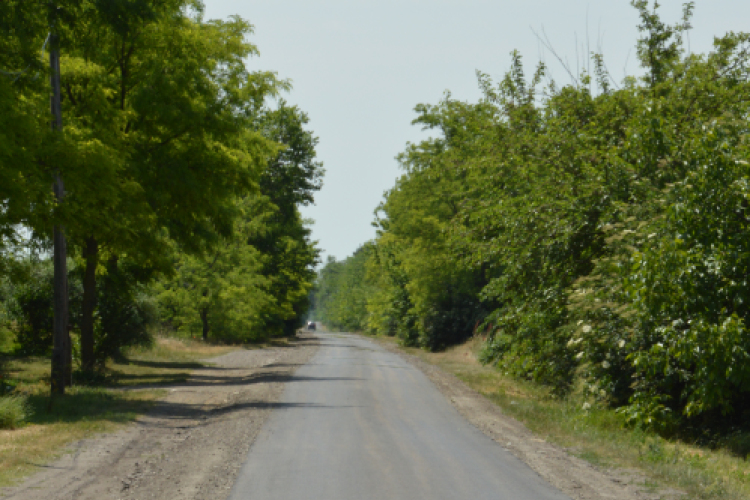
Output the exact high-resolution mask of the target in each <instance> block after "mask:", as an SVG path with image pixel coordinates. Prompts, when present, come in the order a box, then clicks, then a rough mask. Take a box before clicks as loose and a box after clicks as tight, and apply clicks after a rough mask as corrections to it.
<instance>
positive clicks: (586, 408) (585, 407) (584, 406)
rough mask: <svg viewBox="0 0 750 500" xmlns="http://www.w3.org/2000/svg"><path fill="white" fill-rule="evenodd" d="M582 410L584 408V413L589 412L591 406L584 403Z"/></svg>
mask: <svg viewBox="0 0 750 500" xmlns="http://www.w3.org/2000/svg"><path fill="white" fill-rule="evenodd" d="M582 408H583V410H584V411H587V410H588V409H589V408H591V404H589V403H583V406H582Z"/></svg>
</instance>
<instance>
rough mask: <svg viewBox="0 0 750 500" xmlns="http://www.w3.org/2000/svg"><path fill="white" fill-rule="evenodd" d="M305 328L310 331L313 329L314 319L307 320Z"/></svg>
mask: <svg viewBox="0 0 750 500" xmlns="http://www.w3.org/2000/svg"><path fill="white" fill-rule="evenodd" d="M307 329H308V330H310V331H311V332H314V331H315V321H308V322H307Z"/></svg>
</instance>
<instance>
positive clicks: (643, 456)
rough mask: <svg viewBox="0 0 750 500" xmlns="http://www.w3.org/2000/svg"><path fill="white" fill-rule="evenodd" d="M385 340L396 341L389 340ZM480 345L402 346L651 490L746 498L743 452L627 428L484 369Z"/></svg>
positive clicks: (598, 411)
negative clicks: (637, 475)
mask: <svg viewBox="0 0 750 500" xmlns="http://www.w3.org/2000/svg"><path fill="white" fill-rule="evenodd" d="M381 339H382V338H381ZM382 341H385V342H389V343H393V344H395V342H394V340H393V339H390V338H385V339H382ZM481 344H482V342H481V339H476V338H475V339H472V340H470V341H469V342H467V343H465V344H463V345H460V346H456V347H454V348H452V349H448V350H447V351H445V352H441V353H428V352H425V351H422V350H419V349H411V348H403V347H402V348H401V349H402V350H404V351H406V352H408V353H409V354H412V355H415V356H418V357H419V358H420V359H422V360H424V361H426V362H428V363H431V364H434V365H436V366H438V367H440V368H441V369H443V370H444V371H446V372H448V373H452V374H454V375H455V376H457V377H458V378H459V379H461V380H462V381H464V382H465V383H466V384H467V385H469V386H470V387H471V388H473V389H474V390H476V391H477V392H479V393H481V394H483V395H484V396H486V397H487V398H489V399H490V400H491V401H493V402H494V403H496V404H498V405H499V406H500V407H502V408H503V411H504V412H505V413H506V414H508V415H511V416H513V417H514V418H516V419H517V420H519V421H521V422H523V423H524V424H525V425H526V426H527V427H528V428H529V429H531V430H532V431H533V432H534V433H535V434H537V435H538V436H539V437H540V438H542V439H545V440H548V441H550V442H553V443H556V444H558V445H560V446H563V447H565V448H567V449H568V450H569V451H570V452H571V453H573V454H575V455H577V456H579V457H581V458H583V459H586V460H588V461H590V462H592V463H594V464H595V465H599V466H604V467H616V468H625V469H639V470H641V471H643V472H644V474H646V476H647V477H648V478H649V484H651V485H653V486H654V487H655V488H657V487H658V488H676V489H679V490H681V491H684V492H686V493H687V495H686V496H685V497H683V498H696V499H715V500H741V499H748V498H750V463H748V462H747V461H746V460H745V457H739V456H737V455H735V454H733V453H731V452H730V451H729V449H728V448H726V447H725V448H716V449H710V448H706V447H699V446H696V445H693V444H690V443H685V442H680V441H668V440H665V439H663V438H661V437H659V436H657V435H654V434H650V433H645V432H642V431H639V430H637V429H627V428H626V427H625V426H624V425H623V424H624V422H623V419H622V418H621V417H620V416H619V415H618V414H616V413H615V412H614V411H612V410H610V409H607V408H601V407H598V406H597V405H595V404H594V405H592V406H591V407H590V408H588V409H584V406H583V405H584V403H586V402H588V401H586V400H585V399H583V398H582V397H581V396H579V395H574V396H571V397H569V398H567V399H565V400H560V399H558V398H554V397H552V396H551V394H550V393H549V391H547V390H545V389H544V388H542V387H539V386H537V385H534V384H531V383H526V382H523V381H519V380H515V379H512V378H509V377H506V376H504V375H503V374H502V373H500V372H499V371H498V370H496V369H494V368H493V367H489V366H482V365H481V364H480V363H479V362H478V361H477V353H478V351H479V349H480V347H481ZM588 403H589V404H591V402H588Z"/></svg>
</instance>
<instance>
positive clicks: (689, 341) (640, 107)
mask: <svg viewBox="0 0 750 500" xmlns="http://www.w3.org/2000/svg"><path fill="white" fill-rule="evenodd" d="M633 5H634V7H635V8H636V9H637V10H638V11H639V13H640V19H641V23H640V25H639V29H640V32H641V38H640V39H639V40H638V42H637V53H638V56H639V59H640V62H641V66H642V74H641V76H639V77H629V78H626V79H625V80H624V81H623V82H619V83H618V82H615V81H614V80H613V79H612V78H611V77H610V75H609V74H608V72H607V70H606V65H605V62H604V60H603V58H602V57H601V56H600V55H598V54H592V58H593V65H592V66H593V72H592V74H587V73H583V74H581V75H572V78H573V82H572V83H571V84H568V85H564V86H558V85H557V84H556V83H555V82H554V81H553V80H552V79H551V78H550V77H549V75H548V74H547V69H546V68H545V67H544V65H539V66H538V67H537V69H536V71H535V72H534V74H533V75H532V76H531V78H527V77H526V75H525V73H524V66H523V64H522V60H521V56H520V55H519V54H517V53H514V54H513V56H512V65H511V69H510V71H509V72H508V73H507V74H506V75H505V77H504V78H503V79H502V80H501V81H499V82H493V81H492V80H491V79H490V78H489V77H488V76H486V75H484V74H482V73H479V74H478V79H479V84H480V87H481V89H482V92H483V98H482V99H480V100H479V101H478V102H476V103H466V102H459V101H456V100H454V99H453V98H452V97H451V96H450V94H448V95H446V96H445V98H444V99H443V100H442V101H441V102H439V103H438V104H435V105H420V106H418V107H417V108H416V111H417V113H418V117H417V119H416V120H415V122H414V123H415V124H418V125H421V126H423V127H424V128H426V129H429V130H431V131H433V132H434V135H433V138H431V139H429V140H426V141H423V142H420V143H418V144H410V145H408V147H407V149H406V150H405V151H404V152H403V153H402V154H401V156H400V157H399V159H400V162H401V165H402V167H403V170H404V173H403V175H402V176H401V178H400V179H399V180H398V181H397V182H396V185H395V186H394V187H393V189H392V190H391V191H390V192H388V193H387V194H386V196H385V199H384V201H383V203H382V204H381V206H380V207H379V209H378V212H377V214H378V218H377V221H376V223H377V225H378V227H379V231H378V236H377V238H376V239H375V241H374V242H372V243H371V244H369V246H370V247H371V250H370V251H369V257H368V259H367V262H366V263H364V264H361V263H359V261H357V260H356V259H348V260H346V261H342V262H329V263H328V265H327V266H326V267H325V268H324V269H323V271H322V273H321V274H320V277H319V284H318V289H319V293H320V292H321V291H324V290H325V291H326V294H327V296H329V297H346V298H348V297H350V296H358V297H359V296H361V294H362V293H365V294H366V300H365V302H366V305H365V308H364V311H365V312H362V308H343V311H344V312H343V313H340V314H339V316H337V320H336V322H337V324H340V325H345V324H358V325H362V324H364V325H365V328H364V329H366V330H369V331H371V332H380V333H386V334H389V335H397V336H399V337H400V338H401V339H402V341H403V342H404V343H405V344H408V345H418V346H422V347H425V348H428V349H433V350H434V349H441V348H444V347H445V346H447V345H450V344H453V343H456V342H459V341H461V340H463V339H465V338H467V337H468V336H470V335H472V334H480V335H483V336H485V337H486V344H485V347H484V350H483V352H482V358H483V360H484V361H485V362H487V363H493V364H495V365H497V366H498V367H499V368H500V369H501V370H502V371H504V372H506V373H508V374H510V375H513V376H516V377H521V378H525V379H530V380H534V381H537V382H539V383H542V384H547V385H549V386H551V387H552V388H553V389H554V390H555V391H557V392H558V393H560V394H564V393H566V392H568V391H570V390H572V389H573V387H574V386H575V385H576V384H577V383H578V382H580V385H582V386H583V387H584V388H585V389H584V390H585V391H587V392H589V393H590V394H591V395H592V396H593V397H596V398H598V399H599V400H601V401H602V402H603V403H604V404H609V405H612V406H615V407H619V408H621V411H622V412H624V413H625V414H626V415H627V417H628V418H629V419H630V420H631V421H632V422H633V423H636V424H640V425H645V426H653V427H656V428H659V429H661V430H663V431H665V432H668V431H671V430H674V429H678V428H687V427H693V428H701V427H702V426H707V425H717V423H720V424H721V425H735V424H739V423H741V422H743V421H745V420H746V417H747V415H748V414H750V404H749V403H748V401H750V362H749V361H750V332H748V320H749V319H750V305H749V303H748V300H749V299H750V296H748V291H749V290H750V288H749V287H748V281H747V276H748V271H750V269H749V268H748V266H750V252H749V251H748V241H750V234H749V233H748V230H749V229H748V228H750V225H749V223H750V219H749V218H748V217H749V216H750V214H749V213H748V207H749V206H750V205H749V204H748V195H749V194H750V192H749V191H748V179H750V158H749V157H748V156H749V155H748V153H749V151H748V146H749V142H748V139H749V138H750V136H748V126H747V119H748V111H749V110H748V106H749V105H750V85H749V82H748V77H749V76H750V74H749V70H750V68H748V58H749V57H750V55H749V52H748V51H749V50H750V36H749V35H747V34H744V33H729V34H727V35H725V36H722V37H718V38H716V39H715V42H714V48H713V50H712V51H711V52H709V53H707V54H695V53H691V52H689V51H687V50H686V43H685V39H686V36H687V33H688V30H689V29H690V25H689V21H690V18H691V15H692V4H687V5H686V6H685V11H684V18H683V19H682V20H681V21H680V22H679V23H677V24H675V25H669V24H667V23H665V22H663V21H662V20H661V19H660V18H659V16H658V12H657V8H656V6H654V7H653V8H652V7H651V6H650V5H649V4H648V2H646V1H645V0H642V1H634V2H633ZM362 268H364V269H366V271H367V278H366V280H365V282H366V283H367V286H366V287H364V288H362V287H361V286H360V285H357V286H355V289H354V290H352V289H351V288H346V287H351V286H352V285H351V284H350V281H347V280H338V281H337V280H335V279H333V277H334V276H344V275H357V274H360V273H361V271H360V269H362ZM360 300H361V299H360ZM337 309H342V308H341V307H340V306H339V305H338V304H333V305H329V306H327V309H326V310H327V311H334V310H337ZM743 419H745V420H743Z"/></svg>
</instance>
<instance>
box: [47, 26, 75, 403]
mask: <svg viewBox="0 0 750 500" xmlns="http://www.w3.org/2000/svg"><path fill="white" fill-rule="evenodd" d="M53 29H54V27H53ZM49 44H50V51H49V64H50V83H51V84H52V130H53V131H54V132H55V133H56V134H62V130H63V124H62V103H61V97H60V39H59V37H58V36H57V34H56V33H54V32H53V33H52V34H51V35H50V39H49ZM53 189H54V192H55V197H56V198H57V202H58V203H62V201H63V198H65V186H64V185H63V180H62V177H61V176H60V172H59V171H58V172H56V173H55V184H54V187H53ZM53 244H54V256H53V263H54V267H55V278H54V279H55V281H54V297H55V298H54V311H55V314H54V327H53V338H54V343H53V347H52V386H51V387H52V394H53V395H55V394H65V386H66V385H69V383H70V373H71V367H70V366H69V365H70V356H69V354H70V334H69V333H68V263H67V259H68V252H67V245H66V242H65V232H64V230H63V227H62V226H59V225H56V226H55V227H54V235H53Z"/></svg>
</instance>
